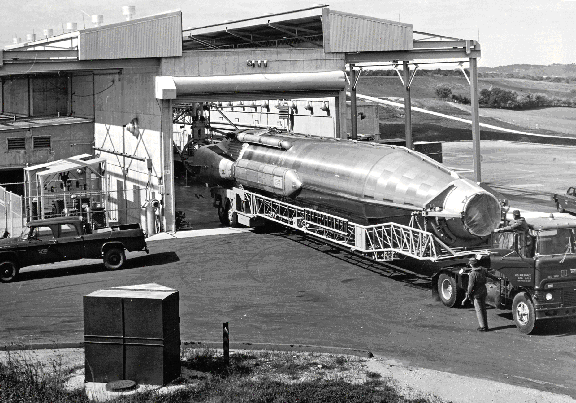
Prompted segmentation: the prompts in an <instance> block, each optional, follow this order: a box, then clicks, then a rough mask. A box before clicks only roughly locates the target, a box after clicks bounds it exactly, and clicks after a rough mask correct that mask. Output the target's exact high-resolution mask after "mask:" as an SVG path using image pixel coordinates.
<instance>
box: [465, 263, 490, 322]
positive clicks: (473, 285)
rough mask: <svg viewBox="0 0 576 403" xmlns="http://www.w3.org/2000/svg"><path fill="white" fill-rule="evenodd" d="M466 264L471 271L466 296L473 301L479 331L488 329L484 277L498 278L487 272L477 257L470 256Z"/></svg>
mask: <svg viewBox="0 0 576 403" xmlns="http://www.w3.org/2000/svg"><path fill="white" fill-rule="evenodd" d="M468 264H469V265H470V267H471V268H472V271H471V272H470V274H469V275H468V290H467V293H466V298H465V299H464V301H466V300H467V299H468V300H470V301H473V302H474V309H475V310H476V317H477V318H478V324H479V325H480V326H479V327H478V329H476V330H478V331H479V332H487V331H488V314H487V312H486V297H487V295H488V291H487V289H486V279H487V278H491V279H494V280H499V278H498V277H496V276H494V275H492V274H490V273H488V269H486V268H485V267H484V266H481V265H480V262H479V261H478V259H476V258H474V257H472V258H470V259H469V260H468Z"/></svg>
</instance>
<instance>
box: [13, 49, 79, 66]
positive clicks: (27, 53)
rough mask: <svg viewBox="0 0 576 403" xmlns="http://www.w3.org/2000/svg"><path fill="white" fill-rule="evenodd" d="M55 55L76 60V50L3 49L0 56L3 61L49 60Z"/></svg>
mask: <svg viewBox="0 0 576 403" xmlns="http://www.w3.org/2000/svg"><path fill="white" fill-rule="evenodd" d="M55 57H59V58H60V57H67V58H69V59H76V60H78V50H5V51H4V55H3V56H2V58H3V60H4V63H7V62H10V61H12V60H30V61H34V60H46V59H48V60H50V59H52V58H55ZM57 60H60V59H57Z"/></svg>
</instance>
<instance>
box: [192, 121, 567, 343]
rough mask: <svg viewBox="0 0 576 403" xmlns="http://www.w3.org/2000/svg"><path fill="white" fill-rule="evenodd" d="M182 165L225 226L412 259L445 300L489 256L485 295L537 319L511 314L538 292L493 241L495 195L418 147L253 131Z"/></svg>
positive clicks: (450, 301) (497, 219) (497, 211)
mask: <svg viewBox="0 0 576 403" xmlns="http://www.w3.org/2000/svg"><path fill="white" fill-rule="evenodd" d="M184 163H185V166H186V168H187V169H188V170H189V171H190V172H191V173H192V174H193V175H194V176H195V177H196V178H197V179H198V180H199V181H202V182H205V183H206V184H207V185H208V186H210V187H211V194H212V197H213V199H214V207H215V208H217V209H218V216H219V218H220V221H221V222H222V223H223V224H224V225H231V226H237V225H244V226H256V225H259V224H260V223H261V222H262V221H263V220H268V221H273V222H276V223H279V224H281V225H283V226H286V227H290V228H293V229H297V230H298V231H301V232H303V233H305V234H308V235H310V236H313V237H315V238H318V239H321V240H323V241H324V242H326V243H330V244H332V245H336V246H339V247H341V248H344V249H347V250H349V251H351V252H353V253H356V254H360V255H362V256H364V257H366V258H368V259H372V260H375V261H381V262H384V261H386V262H389V264H396V263H398V267H399V268H400V267H402V266H404V267H405V266H406V265H409V266H412V268H411V270H412V271H415V270H418V271H421V272H423V273H424V274H425V275H426V276H428V277H430V278H431V279H432V281H433V290H434V294H435V295H436V296H437V297H438V298H439V299H441V300H442V302H443V303H444V304H445V305H447V306H451V307H452V306H458V305H459V303H460V302H461V301H462V297H463V290H464V288H465V286H466V285H467V277H468V271H467V270H466V262H467V260H468V258H469V257H472V256H477V257H480V258H482V259H483V261H484V262H488V264H489V265H491V262H492V261H493V260H494V261H495V262H500V261H502V262H503V264H505V265H504V266H502V267H500V266H498V265H497V264H496V263H495V264H494V266H495V267H494V269H497V271H498V273H499V275H500V276H501V277H502V280H501V284H499V285H498V287H497V289H498V290H499V291H500V292H501V296H500V297H498V298H495V297H494V295H493V294H494V291H493V290H492V288H494V286H492V285H491V287H490V288H491V296H492V297H493V299H494V300H495V301H496V302H497V303H498V304H499V306H501V305H503V304H505V303H507V301H508V300H507V299H510V298H511V299H512V302H513V304H512V305H513V306H514V307H515V311H516V313H515V314H514V318H515V321H516V324H517V325H518V327H519V329H520V330H521V331H523V332H525V333H529V332H531V331H532V330H533V328H534V324H533V323H532V324H531V322H532V321H535V320H536V319H540V317H534V314H533V315H532V316H530V317H529V318H528V319H526V315H523V316H522V315H519V314H518V312H520V311H522V312H525V311H526V310H527V311H528V312H530V309H534V306H535V304H534V301H536V299H537V298H540V295H539V294H536V293H535V290H536V287H535V285H534V284H535V283H534V281H536V280H537V278H538V277H537V275H536V274H532V276H531V277H530V278H529V279H528V276H527V274H523V275H522V276H520V275H518V276H516V273H515V271H514V270H515V269H510V268H508V266H506V264H509V262H510V261H511V260H512V257H511V256H513V255H518V253H519V252H518V250H519V249H518V247H517V245H518V243H515V244H511V245H512V246H516V249H514V248H512V249H506V248H499V249H493V239H494V238H493V231H494V229H496V228H497V227H498V226H499V225H500V223H501V217H502V205H501V203H500V201H499V200H498V199H497V198H496V197H495V196H494V195H493V194H492V193H490V192H488V191H487V190H485V189H484V188H482V187H480V186H479V185H478V184H476V183H474V182H472V181H470V180H468V179H465V178H463V177H461V176H459V175H458V174H457V173H456V172H454V171H453V170H451V169H449V168H447V167H445V166H444V165H442V164H440V163H438V162H436V161H434V160H432V159H431V158H428V157H427V156H425V155H423V154H420V153H418V152H415V151H412V150H409V149H407V148H405V147H398V146H390V145H382V144H376V143H366V142H356V141H348V140H337V139H321V138H314V137H310V136H302V135H295V134H287V133H278V132H274V131H269V130H260V131H251V132H242V133H237V134H235V135H233V136H230V138H227V139H225V140H223V141H222V142H220V143H218V144H211V145H206V146H200V147H198V148H196V149H194V151H193V152H192V153H191V155H190V156H189V157H188V158H187V159H186V160H185V161H184ZM535 240H536V242H537V241H538V236H535ZM511 245H508V246H511ZM524 259H527V258H524ZM523 263H526V261H523ZM540 265H541V263H539V266H538V267H540ZM511 267H512V266H511ZM513 267H515V268H517V267H519V266H518V265H516V266H513ZM535 267H536V266H535ZM498 268H502V270H498ZM534 270H537V269H534ZM522 281H525V286H524V287H523V286H522V285H521V284H522ZM528 281H530V282H531V283H532V288H533V290H534V291H530V289H529V287H527V286H526V285H527V284H528ZM514 287H516V288H514ZM538 287H540V285H538ZM575 288H576V287H575ZM520 291H522V293H520ZM516 295H519V296H518V297H517V298H516ZM543 295H544V297H543V298H546V294H543ZM522 296H525V297H524V299H522ZM515 298H516V299H515ZM519 301H523V304H522V303H521V302H519ZM527 301H528V302H527ZM539 301H540V300H538V302H539ZM524 307H526V309H524ZM574 314H575V315H576V311H574ZM558 315H559V314H558Z"/></svg>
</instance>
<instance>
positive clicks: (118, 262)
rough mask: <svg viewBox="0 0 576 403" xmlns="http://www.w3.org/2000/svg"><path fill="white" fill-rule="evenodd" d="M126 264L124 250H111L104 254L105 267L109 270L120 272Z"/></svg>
mask: <svg viewBox="0 0 576 403" xmlns="http://www.w3.org/2000/svg"><path fill="white" fill-rule="evenodd" d="M124 263H126V255H125V254H124V249H121V248H110V249H108V250H107V251H106V252H104V266H105V267H106V268H107V269H108V270H118V269H120V268H122V266H124Z"/></svg>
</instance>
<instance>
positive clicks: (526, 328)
mask: <svg viewBox="0 0 576 403" xmlns="http://www.w3.org/2000/svg"><path fill="white" fill-rule="evenodd" d="M512 316H513V317H514V323H515V324H516V327H517V328H518V330H519V331H520V333H524V334H530V333H532V331H533V330H534V326H535V325H536V315H535V312H534V304H533V303H532V301H531V300H530V298H529V297H528V296H527V295H526V293H523V292H521V293H519V294H516V296H515V297H514V300H513V301H512Z"/></svg>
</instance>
